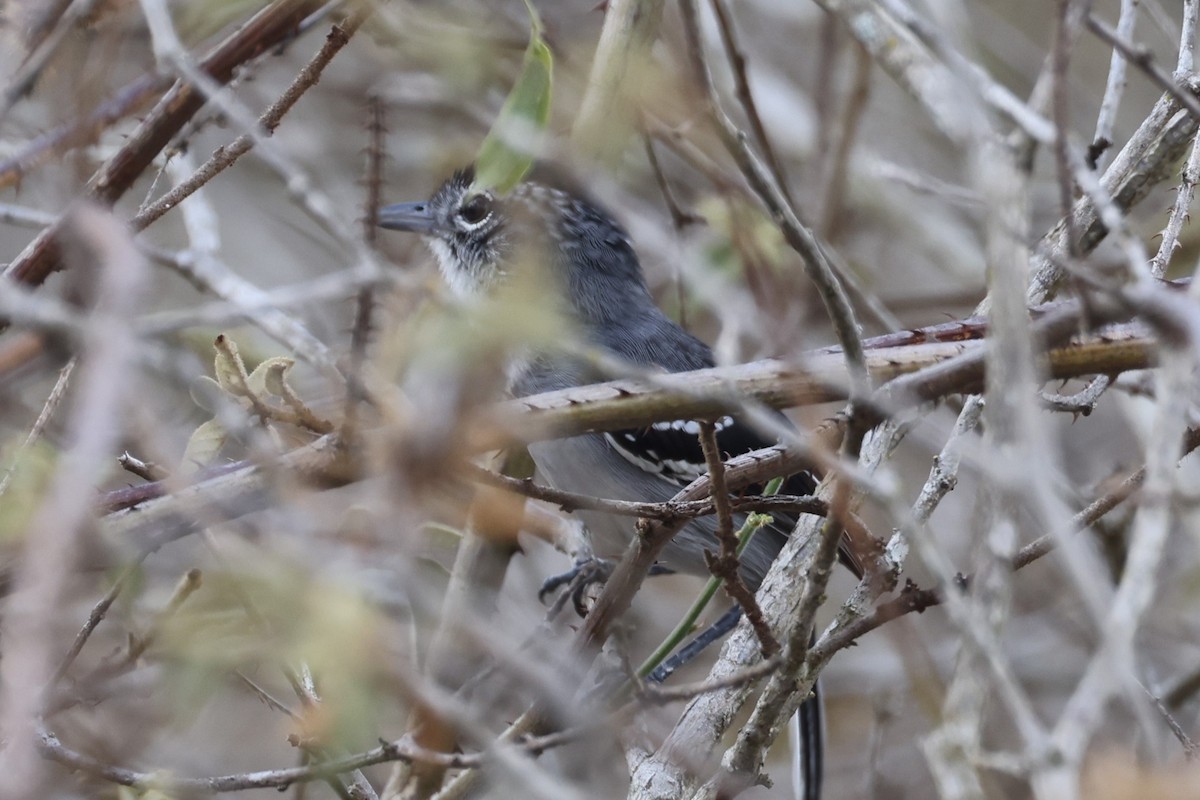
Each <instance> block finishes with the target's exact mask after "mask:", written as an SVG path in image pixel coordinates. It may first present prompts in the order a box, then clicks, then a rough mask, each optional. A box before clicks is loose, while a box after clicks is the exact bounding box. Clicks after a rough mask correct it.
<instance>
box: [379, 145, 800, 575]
mask: <svg viewBox="0 0 1200 800" xmlns="http://www.w3.org/2000/svg"><path fill="white" fill-rule="evenodd" d="M380 224H381V225H382V226H383V227H385V228H393V229H399V230H410V231H416V232H419V233H422V234H423V235H424V236H425V237H426V240H427V241H428V242H429V243H430V246H431V249H432V250H433V252H434V254H435V255H436V256H437V260H438V265H439V267H440V269H441V272H442V275H443V277H444V279H445V280H446V283H447V285H449V286H450V288H451V289H452V290H453V291H454V292H455V293H456V294H458V295H460V296H463V297H470V296H472V295H476V294H479V293H486V292H488V291H491V290H492V289H494V288H495V287H496V286H497V285H499V284H500V283H501V282H502V281H503V280H504V279H505V277H506V275H507V274H508V271H509V267H508V263H509V260H510V259H512V258H513V256H514V253H515V252H516V251H517V250H518V248H520V247H531V248H540V250H541V252H543V253H544V254H545V257H546V258H547V259H548V261H549V265H550V273H551V275H550V281H549V283H550V284H552V285H553V284H557V290H558V292H559V293H560V294H561V295H562V296H561V297H559V298H556V300H557V301H558V302H559V305H560V308H563V309H565V310H566V311H567V313H569V314H570V316H571V317H572V318H573V320H574V322H575V323H576V325H577V328H578V330H579V331H580V332H581V334H582V335H583V337H584V338H585V339H586V341H587V343H588V344H590V345H594V346H596V347H599V348H601V349H603V350H605V351H607V352H609V353H611V354H612V355H615V356H617V357H618V358H620V359H622V360H624V361H626V362H628V363H630V364H632V365H635V366H638V367H643V368H653V369H661V370H664V371H666V372H683V371H688V370H694V369H701V368H704V367H710V366H713V363H714V362H713V356H712V351H711V350H710V349H709V347H708V346H707V345H706V344H704V343H703V342H702V341H700V340H699V339H697V338H696V337H695V336H692V335H691V334H689V333H688V332H686V331H684V330H683V329H682V328H680V327H679V326H678V325H676V324H675V323H674V322H672V321H671V320H670V319H669V318H668V317H667V316H666V315H665V314H664V313H663V312H662V310H661V309H659V308H658V306H657V305H656V304H655V303H654V299H653V297H652V296H651V294H650V291H649V289H648V288H647V286H646V281H645V278H644V276H643V274H642V268H641V265H640V263H639V262H638V258H637V255H636V254H635V253H634V250H633V246H632V244H631V243H630V240H629V236H628V234H627V233H626V232H625V231H624V229H622V228H621V226H620V225H619V224H617V222H615V221H614V219H613V218H612V216H611V215H610V214H608V213H607V212H606V211H604V210H603V209H602V208H600V207H599V206H598V205H597V204H595V203H594V202H592V201H590V200H588V199H585V198H583V197H582V196H581V195H579V194H578V193H568V192H566V191H563V190H561V189H557V188H554V187H551V186H547V185H545V184H542V183H536V182H527V183H522V184H520V185H519V186H517V187H516V188H515V189H513V191H512V192H510V193H509V194H508V195H506V196H504V197H496V196H494V195H493V194H492V193H491V192H489V191H486V190H482V189H480V188H478V187H476V185H475V181H474V174H473V172H472V171H471V170H469V169H468V170H464V171H461V172H458V173H456V174H455V175H454V176H453V177H452V178H450V179H449V180H448V181H446V183H445V184H443V185H442V186H441V188H439V189H438V190H437V191H436V192H435V193H434V194H433V196H432V197H431V198H430V200H429V201H427V202H424V203H407V204H400V205H394V206H389V207H387V208H385V209H383V210H382V212H381V215H380ZM602 379H603V376H601V375H598V374H596V373H595V372H594V371H593V370H591V369H589V367H588V366H587V365H586V364H585V363H584V362H582V361H581V360H579V359H578V358H574V357H570V356H567V355H563V354H561V353H549V352H545V353H537V354H534V355H533V356H532V357H529V356H526V357H525V359H524V360H523V362H522V364H521V366H520V368H519V369H516V370H514V371H513V372H512V380H511V384H510V386H509V389H510V391H511V392H512V394H513V395H515V396H524V395H530V394H536V393H539V392H545V391H551V390H555V389H564V388H569V387H573V386H580V385H585V384H588V383H594V382H596V381H598V380H602ZM690 430H694V426H691V428H690V429H684V428H683V426H681V425H680V424H678V423H677V424H676V426H675V428H674V429H672V428H671V424H670V423H666V424H660V425H656V426H653V427H651V428H649V429H645V430H639V431H617V432H614V433H611V434H587V435H584V436H576V437H572V438H569V439H557V440H551V441H545V442H537V443H535V444H533V445H531V446H530V448H529V451H530V455H531V456H532V457H533V460H534V463H535V464H536V465H537V470H538V476H539V479H540V480H544V481H545V482H546V483H548V484H549V485H551V486H553V487H556V488H559V489H565V490H568V491H573V492H580V493H583V494H588V495H593V496H598V497H607V498H613V499H619V500H636V501H650V502H659V501H665V500H668V499H670V498H671V497H672V496H673V495H674V494H676V493H677V492H678V491H679V489H680V488H681V487H682V486H683V485H686V483H688V482H689V481H690V480H691V479H692V478H693V477H695V476H696V475H698V474H701V473H702V472H703V471H704V470H703V457H702V454H701V451H700V447H699V444H698V442H697V440H696V438H695V435H694V434H693V433H691V432H690ZM770 444H772V442H769V441H766V440H764V439H762V438H761V437H759V436H758V435H757V433H756V432H755V431H753V430H751V429H750V428H748V427H747V426H745V425H741V424H736V423H734V421H733V420H729V419H728V418H727V420H726V424H725V425H723V426H722V427H721V430H720V433H719V434H718V445H719V446H720V447H721V449H722V451H723V453H724V455H726V456H735V455H739V454H741V453H743V452H748V451H750V450H754V449H758V448H760V447H766V446H768V445H770ZM811 488H812V482H811V479H810V478H809V477H808V476H807V475H803V476H796V478H794V479H793V485H792V486H790V487H789V489H790V490H798V493H802V494H803V493H807V492H808V491H809V490H811ZM579 516H580V517H581V518H582V520H583V522H584V524H585V525H586V526H587V528H588V530H589V531H590V533H591V536H592V541H593V545H594V547H595V551H596V554H597V555H599V556H601V557H607V558H614V557H618V556H620V555H621V553H622V552H624V550H625V547H626V546H627V545H628V543H629V541H630V540H631V538H632V536H633V532H634V527H633V526H634V522H633V520H632V519H630V518H629V517H617V516H613V515H609V514H603V513H599V512H587V511H583V512H579ZM784 523H785V525H786V523H787V521H784ZM715 526H716V520H715V517H712V516H709V517H703V518H700V519H697V520H694V521H693V522H691V523H689V524H688V525H687V526H686V527H685V528H684V529H683V530H682V531H680V533H679V534H677V535H676V536H675V538H674V539H673V540H672V541H671V542H670V543H669V544H668V545H667V546H666V548H665V549H664V550H663V553H662V555H661V557H660V565H661V566H663V567H666V568H668V569H671V570H676V571H679V572H685V573H690V574H694V575H707V574H708V571H707V568H706V566H705V563H704V556H703V553H704V550H706V549H708V550H714V551H715V550H716V549H717V548H718V545H717V540H716V536H715V533H714V532H715ZM787 527H788V528H790V526H787ZM786 533H787V528H785V527H783V526H775V527H771V528H767V529H764V530H762V531H760V532H759V533H758V534H757V535H756V536H755V538H754V540H753V541H752V542H751V544H750V546H749V547H748V548H747V549H746V551H745V552H744V553H743V555H742V575H743V579H744V580H745V581H746V582H747V583H748V584H749V585H750V586H751V587H752V588H756V587H757V586H758V584H759V583H760V582H761V581H762V577H763V575H764V574H765V573H766V571H767V568H768V567H769V566H770V564H771V561H772V560H774V558H775V556H776V555H777V554H778V552H779V550H780V548H781V547H782V546H783V542H784V540H785V537H786Z"/></svg>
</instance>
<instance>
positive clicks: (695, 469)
mask: <svg viewBox="0 0 1200 800" xmlns="http://www.w3.org/2000/svg"><path fill="white" fill-rule="evenodd" d="M716 429H717V447H718V449H719V450H720V452H721V457H722V459H725V460H728V459H730V458H734V457H736V456H740V455H743V454H745V453H749V452H751V451H753V450H761V449H762V448H764V447H770V446H771V445H773V444H775V442H772V441H769V440H767V439H766V438H765V437H763V436H762V435H760V434H759V432H758V431H757V430H755V429H754V428H753V427H751V426H750V425H747V424H746V423H744V422H741V421H740V420H738V419H736V418H734V417H728V416H727V417H722V418H721V419H719V420H717V422H716ZM699 435H700V423H699V422H696V421H695V420H673V421H671V422H656V423H654V424H653V425H651V426H649V427H648V428H630V429H626V430H620V431H613V432H612V433H606V434H604V436H605V438H606V439H607V440H608V443H609V444H610V445H612V447H613V449H614V450H616V452H617V453H618V454H620V455H621V457H622V458H624V459H625V460H626V461H628V462H629V463H631V464H633V465H634V466H636V467H638V468H639V469H642V470H644V471H646V472H649V473H651V474H653V475H657V476H659V477H660V478H662V479H664V480H666V481H669V482H670V483H672V484H674V485H676V486H678V487H680V488H683V487H684V486H687V485H688V484H689V483H691V482H692V481H694V480H695V479H696V478H698V477H700V476H701V475H703V474H704V473H705V472H707V471H708V470H707V468H706V467H705V464H704V450H703V449H702V448H701V447H700V439H699ZM815 488H816V482H815V481H814V480H813V478H812V476H811V475H809V474H808V473H807V472H801V473H797V474H796V475H793V476H791V477H790V478H788V480H787V481H786V482H785V484H784V488H783V492H784V493H787V494H800V495H807V494H812V492H813V489H815ZM761 490H762V487H761V486H757V487H748V488H747V490H746V491H747V492H749V493H752V494H753V493H756V492H759V491H761Z"/></svg>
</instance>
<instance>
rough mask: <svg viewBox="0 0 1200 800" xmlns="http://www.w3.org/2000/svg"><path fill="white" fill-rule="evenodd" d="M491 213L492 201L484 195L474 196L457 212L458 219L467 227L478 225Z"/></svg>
mask: <svg viewBox="0 0 1200 800" xmlns="http://www.w3.org/2000/svg"><path fill="white" fill-rule="evenodd" d="M491 213H492V200H491V198H490V197H488V196H487V195H486V194H477V195H475V196H474V197H472V198H471V199H470V200H468V201H467V202H465V203H463V206H462V208H460V209H459V210H458V216H459V218H460V219H461V220H462V221H463V222H465V223H467V224H468V225H478V224H479V223H481V222H483V221H484V220H485V219H487V217H488V214H491Z"/></svg>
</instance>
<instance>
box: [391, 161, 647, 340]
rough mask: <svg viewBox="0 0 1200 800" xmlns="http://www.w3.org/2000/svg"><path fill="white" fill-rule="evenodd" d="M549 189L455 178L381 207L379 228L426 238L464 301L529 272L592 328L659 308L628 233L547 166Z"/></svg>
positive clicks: (469, 173)
mask: <svg viewBox="0 0 1200 800" xmlns="http://www.w3.org/2000/svg"><path fill="white" fill-rule="evenodd" d="M542 172H543V174H545V175H546V176H547V177H548V178H549V181H548V182H543V181H541V180H529V181H525V182H523V183H521V184H518V185H517V186H516V187H515V188H513V189H512V190H511V191H509V192H508V193H507V194H504V195H498V194H496V193H495V192H493V191H491V190H490V189H487V188H485V187H482V186H479V185H478V184H477V183H476V181H475V172H474V170H473V169H471V168H467V169H464V170H460V171H459V172H456V173H454V175H453V176H451V177H450V179H449V180H447V181H446V182H445V183H443V184H442V185H441V187H440V188H438V190H437V191H436V192H434V193H433V196H432V197H430V198H429V199H428V200H425V201H421V202H417V203H399V204H396V205H390V206H387V207H385V208H383V209H381V210H380V212H379V224H380V225H381V226H382V227H384V228H390V229H392V230H401V231H412V232H414V233H419V234H421V235H422V236H423V237H424V238H425V240H426V241H427V242H428V243H429V246H430V248H431V249H432V250H433V252H434V255H435V256H437V261H438V266H439V267H440V268H441V272H442V276H443V278H444V279H445V281H446V284H447V285H448V286H449V287H450V289H451V290H452V291H453V292H454V293H455V294H456V295H458V296H459V297H461V298H472V297H479V296H481V295H491V294H493V293H494V292H495V290H496V289H497V288H499V287H500V286H502V285H512V284H514V283H515V281H514V280H513V279H514V278H515V277H516V275H515V274H514V273H517V272H518V271H520V269H521V268H522V267H532V268H533V269H529V270H526V271H525V272H524V273H523V274H524V275H525V276H526V277H528V278H530V280H528V281H525V282H524V283H525V284H526V285H530V286H534V287H536V288H537V291H538V292H539V294H540V295H541V297H542V298H543V300H542V301H541V302H542V303H544V302H545V298H546V297H547V296H550V294H553V295H554V296H557V297H559V298H561V299H562V300H564V301H566V305H565V306H563V310H569V312H570V313H571V314H572V315H573V316H575V317H576V318H577V319H578V320H580V321H581V322H583V323H584V324H588V325H591V324H598V323H600V322H602V321H603V320H608V319H612V318H613V317H619V316H627V315H629V314H631V313H639V312H646V311H647V310H648V309H650V308H652V307H653V301H652V300H651V299H650V294H649V292H648V290H647V289H646V284H645V279H644V278H643V277H642V270H641V266H640V264H639V263H638V259H637V256H636V255H635V254H634V252H633V247H632V245H631V244H630V242H629V236H628V234H626V233H625V231H624V229H622V228H621V226H620V225H619V224H618V223H617V222H616V221H615V220H614V219H613V218H612V216H611V215H610V214H609V213H608V212H607V211H605V210H604V209H603V208H602V207H601V206H600V205H598V204H597V203H595V202H593V201H592V200H590V199H588V198H587V196H586V194H584V193H583V192H582V191H579V190H575V191H566V190H564V189H561V188H558V186H559V185H561V184H562V183H563V181H564V176H562V175H561V174H557V173H555V172H554V171H553V169H552V168H549V167H544V168H543V169H542Z"/></svg>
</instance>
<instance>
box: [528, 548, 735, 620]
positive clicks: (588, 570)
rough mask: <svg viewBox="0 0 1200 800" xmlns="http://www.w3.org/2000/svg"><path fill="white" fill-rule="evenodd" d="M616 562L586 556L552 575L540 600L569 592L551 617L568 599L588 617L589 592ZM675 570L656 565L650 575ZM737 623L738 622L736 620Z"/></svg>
mask: <svg viewBox="0 0 1200 800" xmlns="http://www.w3.org/2000/svg"><path fill="white" fill-rule="evenodd" d="M615 566H616V564H615V562H613V561H612V560H610V559H607V558H600V557H599V556H586V557H583V558H577V559H575V566H574V567H572V568H571V569H569V570H567V571H566V572H563V573H560V574H558V575H551V576H550V577H549V578H547V579H546V580H545V581H544V582H543V583H542V587H541V588H540V589H538V599H539V600H541V601H543V602H545V599H546V596H547V595H549V594H551V593H553V592H555V591H557V590H558V589H560V588H562V587H563V586H566V587H567V591H565V592H563V594H562V595H561V596H560V597H559V599H558V600H556V601H555V603H554V606H553V607H552V608H551V609H550V614H551V616H553V615H555V614H557V613H558V612H559V611H560V610H561V608H562V606H563V605H565V604H566V601H567V599H568V598H570V600H571V601H572V604H573V605H574V606H575V613H577V614H578V615H579V616H581V617H586V616H587V602H586V600H587V597H586V593H587V590H588V589H590V588H591V587H593V586H595V585H596V584H602V583H604V582H605V581H607V580H608V578H609V576H610V575H612V571H613V568H614V567H615ZM673 573H674V570H672V569H670V568H668V567H663V566H660V565H658V564H654V565H653V566H651V567H650V572H649V573H648V574H650V575H671V574H673ZM734 621H735V622H736V621H737V620H734Z"/></svg>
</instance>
